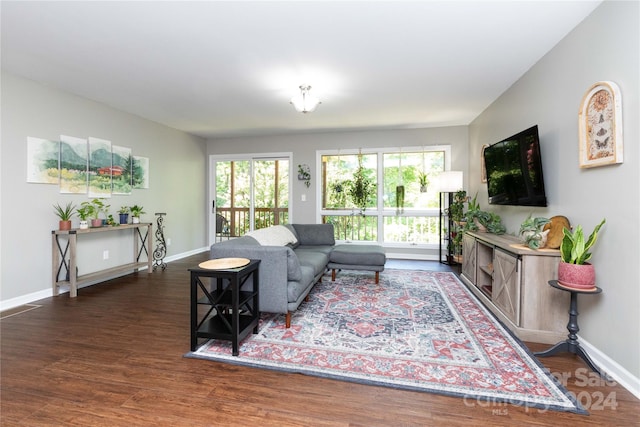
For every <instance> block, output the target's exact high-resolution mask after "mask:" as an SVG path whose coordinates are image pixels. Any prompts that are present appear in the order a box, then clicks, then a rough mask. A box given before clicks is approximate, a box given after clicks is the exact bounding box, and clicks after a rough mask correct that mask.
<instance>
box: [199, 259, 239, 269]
mask: <svg viewBox="0 0 640 427" xmlns="http://www.w3.org/2000/svg"><path fill="white" fill-rule="evenodd" d="M250 262H251V261H250V260H249V259H247V258H216V259H210V260H209V261H205V262H201V263H200V264H198V267H200V268H204V269H207V270H227V269H231V268H239V267H244V266H245V265H247V264H249V263H250Z"/></svg>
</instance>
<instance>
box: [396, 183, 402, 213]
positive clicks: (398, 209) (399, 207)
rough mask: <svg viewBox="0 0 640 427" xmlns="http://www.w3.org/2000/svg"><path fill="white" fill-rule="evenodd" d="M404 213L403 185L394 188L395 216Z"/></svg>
mask: <svg viewBox="0 0 640 427" xmlns="http://www.w3.org/2000/svg"><path fill="white" fill-rule="evenodd" d="M401 213H404V185H398V186H396V215H399V214H401Z"/></svg>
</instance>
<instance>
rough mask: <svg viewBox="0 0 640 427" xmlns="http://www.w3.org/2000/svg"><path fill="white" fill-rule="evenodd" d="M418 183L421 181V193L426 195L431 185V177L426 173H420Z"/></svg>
mask: <svg viewBox="0 0 640 427" xmlns="http://www.w3.org/2000/svg"><path fill="white" fill-rule="evenodd" d="M418 181H420V192H421V193H426V192H427V187H428V185H429V177H428V176H427V174H426V173H424V172H420V174H419V175H418Z"/></svg>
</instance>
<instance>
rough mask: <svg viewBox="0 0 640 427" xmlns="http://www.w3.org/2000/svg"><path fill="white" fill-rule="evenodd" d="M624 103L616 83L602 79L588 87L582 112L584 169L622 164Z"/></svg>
mask: <svg viewBox="0 0 640 427" xmlns="http://www.w3.org/2000/svg"><path fill="white" fill-rule="evenodd" d="M621 105H622V100H621V97H620V89H619V88H618V86H617V85H616V84H615V83H613V82H609V81H602V82H598V83H595V84H594V85H592V86H591V87H590V88H589V89H588V90H587V92H586V94H585V95H584V97H583V98H582V103H581V104H580V112H579V115H578V126H579V137H580V167H581V168H592V167H596V166H604V165H611V164H616V163H622V161H623V151H622V107H621Z"/></svg>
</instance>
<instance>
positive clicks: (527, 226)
mask: <svg viewBox="0 0 640 427" xmlns="http://www.w3.org/2000/svg"><path fill="white" fill-rule="evenodd" d="M550 222H551V220H550V219H549V218H544V217H536V218H533V217H531V215H529V216H528V217H527V219H525V220H524V221H523V222H522V224H520V233H519V234H520V240H521V241H522V242H523V243H524V244H525V245H527V246H528V247H529V248H530V249H540V248H544V246H545V244H546V243H547V235H548V234H549V230H544V231H543V229H544V226H545V225H547V224H549V223H550Z"/></svg>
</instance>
